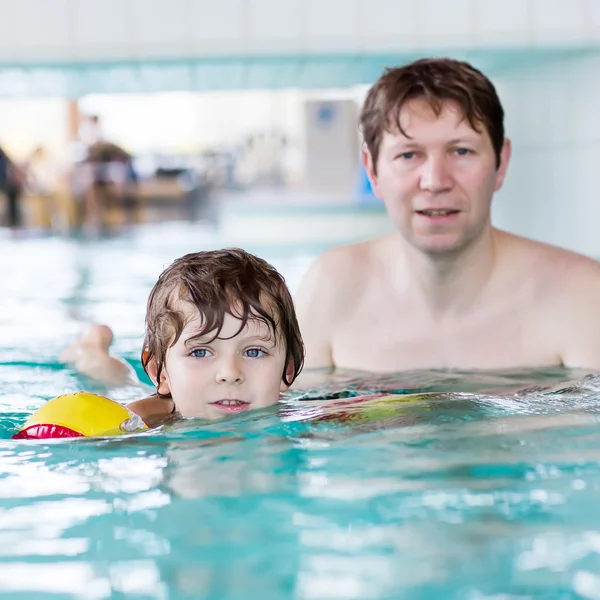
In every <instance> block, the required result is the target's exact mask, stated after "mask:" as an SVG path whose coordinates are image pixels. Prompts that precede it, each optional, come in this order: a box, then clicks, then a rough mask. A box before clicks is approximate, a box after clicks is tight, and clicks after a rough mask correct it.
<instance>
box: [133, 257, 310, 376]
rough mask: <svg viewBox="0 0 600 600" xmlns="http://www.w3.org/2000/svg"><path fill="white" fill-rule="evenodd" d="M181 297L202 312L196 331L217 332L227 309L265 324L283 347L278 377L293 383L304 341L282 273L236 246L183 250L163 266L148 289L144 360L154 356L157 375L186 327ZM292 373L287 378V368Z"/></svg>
mask: <svg viewBox="0 0 600 600" xmlns="http://www.w3.org/2000/svg"><path fill="white" fill-rule="evenodd" d="M181 301H185V302H190V303H191V304H193V305H194V306H195V307H196V308H197V309H198V312H199V313H200V315H201V317H202V325H201V329H200V330H199V331H198V335H205V334H207V333H209V332H212V331H214V332H215V333H214V336H213V338H212V339H216V338H218V337H219V334H220V333H221V329H222V328H223V322H224V319H225V315H226V314H230V315H232V316H234V317H236V318H239V319H240V320H241V323H240V328H239V330H238V332H237V333H236V334H235V335H237V334H238V333H240V332H241V331H242V329H244V327H245V326H246V324H247V322H248V321H249V320H251V319H256V320H258V321H262V322H263V323H265V324H266V325H267V326H268V327H269V329H270V330H271V333H272V335H273V336H274V337H275V339H276V342H277V343H284V344H285V350H286V357H285V365H284V370H283V373H282V380H283V381H284V383H285V384H286V385H291V384H292V383H293V382H294V380H295V379H296V377H298V375H299V374H300V371H301V370H302V366H303V364H304V344H303V342H302V336H301V335H300V327H299V325H298V320H297V318H296V311H295V310H294V303H293V300H292V296H291V294H290V292H289V290H288V287H287V285H286V283H285V280H284V278H283V277H282V275H281V274H280V273H279V272H278V271H277V270H276V269H275V268H274V267H272V266H271V265H270V264H269V263H268V262H267V261H265V260H263V259H262V258H258V257H257V256H254V255H252V254H249V253H248V252H246V251H244V250H241V249H239V248H228V249H225V250H212V251H206V252H195V253H192V254H186V255H185V256H182V257H181V258H178V259H177V260H176V261H174V262H173V263H172V264H171V265H170V266H169V267H167V268H166V269H165V270H164V271H163V272H162V274H161V275H160V277H159V278H158V281H157V282H156V284H155V285H154V287H153V288H152V291H151V292H150V297H149V298H148V306H147V310H146V338H145V340H144V350H143V352H142V365H143V366H144V369H145V370H146V372H148V368H147V367H148V364H149V362H150V361H151V360H152V359H154V360H155V361H156V371H157V375H156V379H157V381H158V382H160V375H161V372H162V370H163V368H164V366H165V358H166V355H167V350H168V349H169V348H170V347H172V346H173V345H175V344H176V343H177V340H178V339H179V337H180V336H181V333H182V331H183V329H184V327H185V326H186V321H185V317H184V315H183V313H182V312H181V309H180V303H181ZM290 361H291V362H292V364H293V367H294V372H293V375H292V377H291V378H290V379H289V380H288V377H287V373H286V371H287V368H288V365H289V364H290Z"/></svg>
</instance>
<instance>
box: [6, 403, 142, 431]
mask: <svg viewBox="0 0 600 600" xmlns="http://www.w3.org/2000/svg"><path fill="white" fill-rule="evenodd" d="M141 429H146V425H145V424H144V422H143V421H142V419H141V417H139V416H138V415H136V414H134V413H132V412H131V411H129V410H127V408H126V407H125V406H123V405H122V404H119V403H118V402H115V401H114V400H110V399H109V398H105V397H104V396H99V395H98V394H92V393H90V392H77V393H74V394H64V395H62V396H57V397H56V398H52V399H51V400H48V402H46V404H44V405H43V406H42V407H40V408H39V409H38V410H36V411H35V412H34V413H33V414H32V415H31V416H30V417H29V419H27V421H26V422H25V424H24V425H23V427H21V429H19V431H18V432H17V433H16V434H15V435H13V438H14V439H36V440H40V439H49V438H69V437H94V436H115V435H121V434H123V433H128V432H132V431H137V430H141Z"/></svg>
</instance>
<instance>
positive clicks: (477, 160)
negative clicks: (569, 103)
mask: <svg viewBox="0 0 600 600" xmlns="http://www.w3.org/2000/svg"><path fill="white" fill-rule="evenodd" d="M503 120H504V111H503V109H502V105H501V103H500V100H499V98H498V95H497V93H496V90H495V88H494V86H493V84H492V83H491V82H490V81H489V79H487V78H486V77H485V76H484V75H483V74H482V73H480V72H479V71H478V70H476V69H475V68H473V67H472V66H470V65H469V64H467V63H464V62H460V61H456V60H450V59H424V60H419V61H416V62H414V63H411V64H409V65H406V66H404V67H400V68H395V69H389V70H387V71H386V72H385V73H384V75H382V77H380V79H379V80H378V81H377V82H376V83H375V84H374V85H373V87H372V88H371V90H370V91H369V93H368V95H367V98H366V100H365V102H364V105H363V108H362V112H361V118H360V122H361V129H362V132H363V137H364V141H365V145H366V149H365V151H364V154H363V162H364V164H365V167H366V169H367V173H368V175H369V177H370V179H371V182H372V184H373V189H374V191H375V193H376V194H377V195H378V196H379V197H381V198H382V199H383V200H384V201H385V203H386V206H387V209H388V212H389V214H390V216H391V218H392V219H393V220H394V222H395V224H396V226H397V228H398V229H399V231H400V232H401V233H402V234H403V236H404V237H405V238H406V239H407V240H408V241H409V242H410V243H411V244H413V245H414V246H416V247H419V248H421V249H422V250H424V251H427V252H433V253H436V252H446V251H452V250H457V249H459V248H460V247H462V246H464V245H466V244H468V243H469V242H470V241H472V240H473V239H474V238H476V237H478V235H479V234H480V233H481V232H482V231H483V230H484V229H485V228H486V226H487V225H489V215H490V203H491V198H492V195H493V193H494V191H496V190H497V189H499V188H500V186H501V185H502V182H503V180H504V176H505V173H506V168H507V165H508V160H509V156H510V145H509V143H508V141H507V140H505V138H504V124H503ZM432 211H434V212H432ZM436 211H438V212H436ZM439 211H442V212H439Z"/></svg>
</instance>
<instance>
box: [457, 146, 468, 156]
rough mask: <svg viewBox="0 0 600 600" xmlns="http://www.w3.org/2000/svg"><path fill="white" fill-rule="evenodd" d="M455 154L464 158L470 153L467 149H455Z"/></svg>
mask: <svg viewBox="0 0 600 600" xmlns="http://www.w3.org/2000/svg"><path fill="white" fill-rule="evenodd" d="M455 152H456V154H458V155H459V156H466V155H467V154H470V153H471V151H470V150H469V149H468V148H457V149H456V150H455Z"/></svg>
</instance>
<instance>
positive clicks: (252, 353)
mask: <svg viewBox="0 0 600 600" xmlns="http://www.w3.org/2000/svg"><path fill="white" fill-rule="evenodd" d="M265 354H266V353H265V351H264V350H261V349H260V348H248V350H246V356H247V357H248V358H260V357H261V356H264V355H265Z"/></svg>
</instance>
